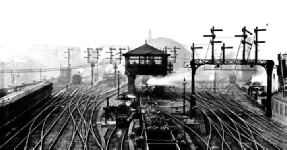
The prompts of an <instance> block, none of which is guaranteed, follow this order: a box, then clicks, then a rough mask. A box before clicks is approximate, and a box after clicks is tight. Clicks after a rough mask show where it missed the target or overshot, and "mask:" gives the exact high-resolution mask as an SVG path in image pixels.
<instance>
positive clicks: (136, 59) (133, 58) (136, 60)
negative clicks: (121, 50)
mask: <svg viewBox="0 0 287 150" xmlns="http://www.w3.org/2000/svg"><path fill="white" fill-rule="evenodd" d="M129 60H130V64H131V65H133V64H139V57H138V56H130V59H129Z"/></svg>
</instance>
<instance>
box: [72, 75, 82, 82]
mask: <svg viewBox="0 0 287 150" xmlns="http://www.w3.org/2000/svg"><path fill="white" fill-rule="evenodd" d="M82 80H83V78H82V76H81V75H79V74H75V75H73V77H72V83H73V84H81V83H82Z"/></svg>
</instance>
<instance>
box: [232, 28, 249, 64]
mask: <svg viewBox="0 0 287 150" xmlns="http://www.w3.org/2000/svg"><path fill="white" fill-rule="evenodd" d="M246 32H247V33H249V34H250V35H252V33H251V32H249V31H248V30H246V27H243V28H242V35H235V37H243V40H242V41H241V42H242V44H243V51H242V63H241V64H243V65H244V64H246V60H245V51H246V44H248V45H250V46H252V44H251V43H249V42H246V39H247V37H248V35H247V34H246Z"/></svg>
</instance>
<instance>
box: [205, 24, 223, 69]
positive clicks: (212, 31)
mask: <svg viewBox="0 0 287 150" xmlns="http://www.w3.org/2000/svg"><path fill="white" fill-rule="evenodd" d="M214 31H223V29H215V28H214V26H213V27H212V28H211V29H210V32H211V35H203V37H211V41H210V43H211V62H212V64H214V43H221V41H214V39H215V38H216V35H215V33H214Z"/></svg>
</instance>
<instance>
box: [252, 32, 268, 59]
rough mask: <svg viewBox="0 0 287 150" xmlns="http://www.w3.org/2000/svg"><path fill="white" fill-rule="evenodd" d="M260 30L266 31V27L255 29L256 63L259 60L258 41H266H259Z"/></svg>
mask: <svg viewBox="0 0 287 150" xmlns="http://www.w3.org/2000/svg"><path fill="white" fill-rule="evenodd" d="M258 31H266V29H258V27H256V28H255V29H254V32H255V41H254V44H255V63H256V64H257V62H258V43H265V41H258Z"/></svg>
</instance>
